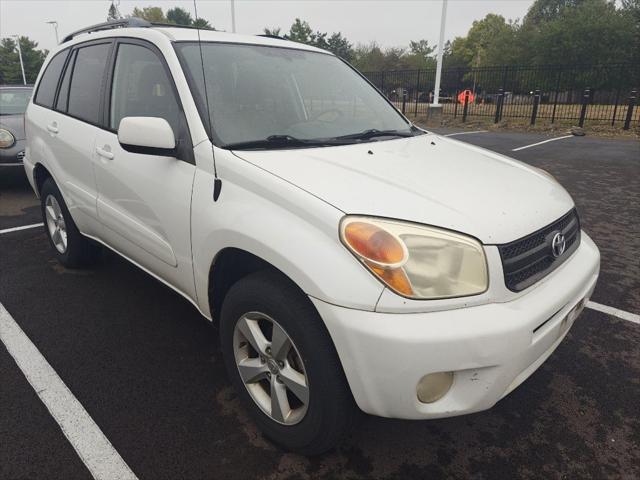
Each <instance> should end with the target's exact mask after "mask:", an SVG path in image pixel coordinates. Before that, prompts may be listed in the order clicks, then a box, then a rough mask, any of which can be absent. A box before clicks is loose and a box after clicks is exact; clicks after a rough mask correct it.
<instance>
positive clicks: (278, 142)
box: [224, 135, 345, 150]
mask: <svg viewBox="0 0 640 480" xmlns="http://www.w3.org/2000/svg"><path fill="white" fill-rule="evenodd" d="M332 145H345V142H341V141H339V140H335V139H321V138H318V139H303V138H296V137H292V136H291V135H270V136H268V137H267V138H264V139H262V140H249V141H247V142H237V143H227V144H225V145H224V148H228V149H229V150H251V149H254V148H255V149H260V148H279V147H292V148H295V147H326V146H332Z"/></svg>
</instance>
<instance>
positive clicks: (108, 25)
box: [60, 17, 151, 44]
mask: <svg viewBox="0 0 640 480" xmlns="http://www.w3.org/2000/svg"><path fill="white" fill-rule="evenodd" d="M150 26H151V23H149V22H147V21H146V20H144V19H142V18H138V17H130V18H123V19H122V20H113V21H111V22H104V23H98V24H96V25H92V26H90V27H87V28H83V29H82V30H77V31H75V32H73V33H70V34H69V35H67V36H66V37H64V38H63V39H62V42H60V43H61V44H62V43H65V42H68V41H69V40H72V39H73V38H74V37H76V36H78V35H80V34H82V33H91V32H99V31H102V30H111V29H112V28H127V27H150Z"/></svg>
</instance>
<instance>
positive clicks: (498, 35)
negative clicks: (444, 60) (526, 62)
mask: <svg viewBox="0 0 640 480" xmlns="http://www.w3.org/2000/svg"><path fill="white" fill-rule="evenodd" d="M517 32H518V25H517V24H516V23H513V22H507V21H506V20H505V18H504V17H503V16H502V15H496V14H493V13H489V14H488V15H487V16H485V17H484V18H483V19H482V20H476V21H474V22H473V24H472V25H471V28H470V29H469V32H468V33H467V36H466V37H457V38H455V39H454V40H453V42H451V53H450V55H449V56H450V57H453V58H454V59H456V60H457V63H464V64H466V65H468V66H471V67H484V66H491V65H505V64H512V63H516V62H517V61H518V56H519V51H518V49H517V47H516V45H515V43H516V35H517Z"/></svg>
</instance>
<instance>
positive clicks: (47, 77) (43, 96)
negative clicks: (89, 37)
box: [34, 50, 69, 108]
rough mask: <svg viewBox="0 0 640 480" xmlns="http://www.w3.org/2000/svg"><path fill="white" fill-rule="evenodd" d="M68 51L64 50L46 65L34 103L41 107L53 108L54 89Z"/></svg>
mask: <svg viewBox="0 0 640 480" xmlns="http://www.w3.org/2000/svg"><path fill="white" fill-rule="evenodd" d="M68 54H69V50H64V51H62V52H60V53H58V54H56V56H55V57H53V58H52V59H51V61H50V62H49V64H48V65H47V69H46V70H45V71H44V75H42V79H41V80H40V85H39V86H38V92H37V93H36V98H35V99H34V102H35V103H37V104H38V105H42V106H43V107H48V108H51V107H52V106H53V99H54V98H55V96H56V87H57V86H58V80H59V79H60V74H61V73H62V68H63V67H64V61H65V60H66V59H67V55H68Z"/></svg>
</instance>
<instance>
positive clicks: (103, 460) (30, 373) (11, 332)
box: [0, 303, 137, 480]
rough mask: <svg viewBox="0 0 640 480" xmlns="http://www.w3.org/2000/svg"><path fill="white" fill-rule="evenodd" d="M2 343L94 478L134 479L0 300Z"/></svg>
mask: <svg viewBox="0 0 640 480" xmlns="http://www.w3.org/2000/svg"><path fill="white" fill-rule="evenodd" d="M0 341H2V343H4V345H5V347H6V348H7V350H8V351H9V354H10V355H11V356H12V357H13V359H14V360H15V362H16V363H17V364H18V367H19V368H20V370H21V371H22V373H23V374H24V376H25V377H26V378H27V380H28V381H29V383H30V384H31V386H32V387H33V389H34V390H35V391H36V394H37V395H38V397H40V400H41V401H42V403H44V405H45V406H46V407H47V410H49V413H50V414H51V416H52V417H53V418H54V419H55V421H56V422H58V425H60V428H61V429H62V433H64V435H65V437H67V440H69V443H71V445H72V446H73V448H74V449H75V451H76V453H77V454H78V455H79V456H80V459H81V460H82V462H83V463H84V464H85V466H86V467H87V468H88V469H89V471H90V472H91V475H93V478H95V479H97V480H102V479H104V480H115V479H118V480H125V479H127V480H128V479H137V477H136V475H135V474H134V473H133V472H132V471H131V469H130V468H129V466H128V465H127V464H126V463H125V461H124V460H123V459H122V457H120V455H119V454H118V452H116V450H115V449H114V448H113V445H111V442H109V440H108V439H107V437H105V436H104V434H103V433H102V431H101V430H100V428H99V427H98V425H96V424H95V422H94V421H93V419H92V418H91V417H90V416H89V414H88V413H87V411H86V410H85V409H84V407H83V406H82V405H81V404H80V402H79V401H78V400H77V399H76V397H74V396H73V394H72V393H71V392H70V391H69V389H68V388H67V386H66V385H65V383H64V382H63V381H62V380H61V379H60V377H59V376H58V374H57V373H56V372H55V370H54V369H53V368H52V367H51V365H49V362H47V360H46V359H45V358H44V357H43V356H42V354H41V353H40V351H39V350H38V349H37V348H36V346H35V345H34V344H33V343H31V341H30V340H29V337H27V335H26V334H25V333H24V332H23V331H22V329H21V328H20V326H19V325H18V324H17V323H16V321H15V320H14V319H13V317H11V315H10V314H9V312H7V310H6V309H5V308H4V306H3V305H2V304H1V303H0Z"/></svg>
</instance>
